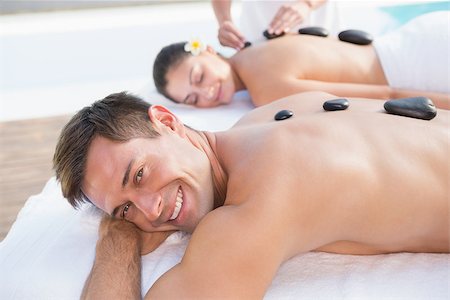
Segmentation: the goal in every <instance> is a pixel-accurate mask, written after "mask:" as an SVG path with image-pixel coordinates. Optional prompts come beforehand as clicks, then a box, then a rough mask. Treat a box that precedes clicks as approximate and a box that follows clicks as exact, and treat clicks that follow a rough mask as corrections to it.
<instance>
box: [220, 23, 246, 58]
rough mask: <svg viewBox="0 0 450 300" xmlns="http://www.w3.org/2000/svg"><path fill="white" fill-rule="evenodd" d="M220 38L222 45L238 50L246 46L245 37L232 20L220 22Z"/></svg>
mask: <svg viewBox="0 0 450 300" xmlns="http://www.w3.org/2000/svg"><path fill="white" fill-rule="evenodd" d="M218 38H219V41H220V44H221V45H222V46H225V47H231V48H234V49H236V50H238V51H239V50H241V49H242V48H244V43H245V38H244V36H243V35H242V33H241V32H240V31H239V29H238V28H237V27H236V26H235V25H234V23H233V22H232V21H224V22H223V23H222V24H220V27H219V36H218Z"/></svg>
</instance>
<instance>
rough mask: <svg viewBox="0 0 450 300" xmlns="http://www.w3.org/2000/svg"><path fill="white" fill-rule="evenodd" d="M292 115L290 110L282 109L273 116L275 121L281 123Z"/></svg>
mask: <svg viewBox="0 0 450 300" xmlns="http://www.w3.org/2000/svg"><path fill="white" fill-rule="evenodd" d="M293 115H294V113H293V112H292V111H291V110H287V109H283V110H280V111H279V112H277V113H276V114H275V117H274V119H275V121H283V120H286V119H289V118H290V117H292V116H293Z"/></svg>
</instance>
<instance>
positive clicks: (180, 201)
mask: <svg viewBox="0 0 450 300" xmlns="http://www.w3.org/2000/svg"><path fill="white" fill-rule="evenodd" d="M182 206H183V191H182V190H181V187H180V188H179V189H178V194H177V201H176V203H175V209H174V210H173V213H172V216H171V217H170V219H169V220H170V221H172V220H175V219H176V218H177V217H178V215H179V214H180V211H181V207H182Z"/></svg>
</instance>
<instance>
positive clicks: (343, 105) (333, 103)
mask: <svg viewBox="0 0 450 300" xmlns="http://www.w3.org/2000/svg"><path fill="white" fill-rule="evenodd" d="M348 107H349V103H348V100H347V99H345V98H340V99H333V100H328V101H325V102H324V103H323V109H324V110H327V111H335V110H345V109H347V108H348Z"/></svg>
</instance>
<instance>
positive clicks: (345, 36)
mask: <svg viewBox="0 0 450 300" xmlns="http://www.w3.org/2000/svg"><path fill="white" fill-rule="evenodd" d="M338 37H339V39H340V40H341V41H343V42H348V43H352V44H357V45H369V44H371V43H372V41H373V37H372V35H371V34H370V33H368V32H365V31H362V30H355V29H349V30H344V31H342V32H341V33H339V35H338Z"/></svg>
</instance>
